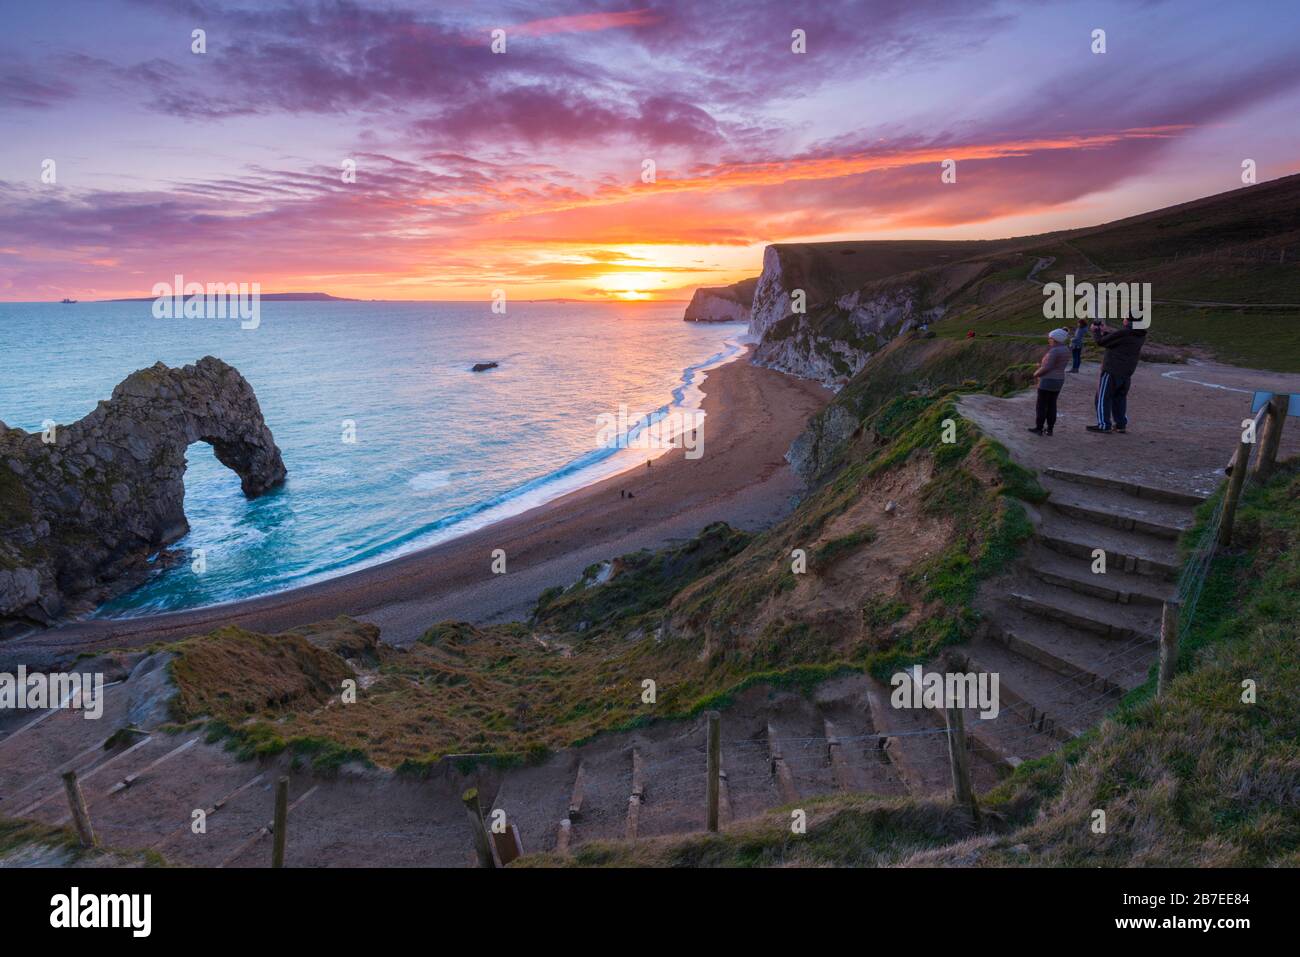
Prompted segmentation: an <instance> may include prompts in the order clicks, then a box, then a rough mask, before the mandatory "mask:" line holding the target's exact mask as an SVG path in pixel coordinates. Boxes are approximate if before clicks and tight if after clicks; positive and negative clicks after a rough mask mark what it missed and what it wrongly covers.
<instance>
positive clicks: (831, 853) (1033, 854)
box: [514, 460, 1300, 867]
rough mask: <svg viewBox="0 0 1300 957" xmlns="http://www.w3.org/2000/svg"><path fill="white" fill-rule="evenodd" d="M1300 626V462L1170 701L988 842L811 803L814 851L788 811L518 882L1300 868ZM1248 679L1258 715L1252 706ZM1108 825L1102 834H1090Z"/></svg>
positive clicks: (1103, 744) (987, 804)
mask: <svg viewBox="0 0 1300 957" xmlns="http://www.w3.org/2000/svg"><path fill="white" fill-rule="evenodd" d="M1212 504H1213V503H1211V505H1212ZM1207 508H1208V506H1207ZM1191 534H1193V535H1194V534H1196V530H1193V532H1192V533H1191ZM1297 620H1300V462H1297V461H1294V460H1293V461H1292V463H1290V465H1289V467H1288V468H1286V469H1284V470H1283V471H1282V472H1281V473H1280V474H1278V475H1277V476H1275V477H1274V479H1273V480H1272V481H1271V482H1270V483H1269V484H1268V485H1267V486H1262V487H1255V488H1252V489H1250V490H1249V492H1248V494H1247V496H1246V498H1245V499H1244V500H1243V504H1242V507H1241V510H1240V512H1239V514H1238V525H1237V546H1236V547H1235V548H1234V549H1232V550H1230V551H1227V552H1224V553H1221V554H1220V555H1219V556H1218V557H1217V558H1216V559H1215V561H1214V563H1213V566H1212V568H1211V572H1210V575H1209V579H1208V581H1207V584H1206V588H1205V592H1204V594H1203V596H1202V598H1201V603H1200V606H1199V610H1198V612H1197V616H1196V619H1195V621H1194V622H1192V623H1191V625H1190V627H1189V628H1188V629H1187V631H1186V633H1185V635H1184V636H1183V640H1182V652H1181V657H1180V661H1179V668H1178V672H1177V677H1176V679H1175V681H1174V682H1173V685H1172V687H1171V688H1170V691H1169V693H1168V694H1167V695H1166V697H1165V698H1163V699H1161V700H1156V699H1155V697H1154V690H1155V689H1154V677H1153V678H1152V679H1151V680H1150V681H1148V683H1147V684H1146V685H1145V686H1143V687H1141V688H1139V689H1137V690H1135V691H1134V692H1132V693H1131V694H1130V695H1128V696H1127V697H1126V698H1125V700H1124V702H1123V703H1122V704H1121V705H1120V707H1119V708H1118V710H1117V711H1116V712H1115V713H1114V714H1113V715H1112V716H1111V717H1110V718H1108V719H1107V720H1106V721H1104V722H1103V723H1102V724H1101V725H1100V726H1099V727H1097V728H1095V729H1093V730H1092V731H1090V732H1089V733H1088V734H1086V735H1085V736H1084V737H1082V738H1080V739H1078V740H1076V741H1075V742H1073V743H1072V744H1070V745H1068V746H1067V747H1065V748H1064V749H1062V750H1061V751H1058V752H1056V753H1054V754H1052V755H1050V756H1049V757H1046V758H1043V759H1041V760H1039V761H1036V762H1031V763H1027V764H1025V765H1022V766H1021V767H1020V768H1019V769H1018V770H1017V771H1016V772H1015V774H1013V775H1012V776H1011V777H1010V778H1008V779H1007V780H1006V781H1005V782H1003V783H1002V784H1001V785H1000V786H999V787H998V789H997V790H996V791H994V792H992V793H991V794H988V795H986V796H984V797H983V799H982V803H983V810H984V812H985V819H986V822H987V825H988V827H987V829H986V830H985V831H984V832H983V833H981V834H978V835H974V836H972V835H970V834H968V833H966V832H965V831H964V830H963V827H962V819H961V816H960V814H958V813H956V812H955V811H954V809H953V807H952V806H951V805H949V804H947V803H946V802H942V801H939V802H934V801H929V802H927V801H915V800H912V799H907V798H889V799H881V798H873V797H871V796H869V795H854V796H848V797H845V796H835V797H828V798H824V799H819V800H816V801H810V802H807V810H808V831H807V833H806V834H804V835H799V836H795V835H793V834H791V833H790V829H789V817H788V814H787V813H784V812H775V813H773V814H772V815H771V816H769V817H768V818H766V819H763V820H758V821H755V822H752V823H750V824H747V825H744V826H741V827H738V828H736V829H735V830H733V831H728V832H727V833H725V834H721V835H704V834H700V835H696V836H692V837H689V838H685V839H664V840H650V841H639V842H637V843H635V844H627V843H622V842H614V843H603V844H588V845H583V846H581V847H579V848H578V849H577V850H576V852H575V854H574V855H573V857H571V858H559V857H554V856H549V855H535V856H533V857H531V858H525V859H523V860H522V861H520V862H519V863H518V864H516V865H514V866H529V865H531V866H628V865H636V866H663V867H677V866H739V867H763V866H778V865H791V864H805V865H839V866H873V865H894V864H904V865H907V864H913V865H916V864H919V865H930V866H933V865H948V866H953V865H960V866H1071V867H1097V866H1103V867H1134V866H1139V867H1146V866H1166V867H1202V866H1207V867H1208V866H1215V867H1267V866H1283V867H1295V866H1297V865H1300V803H1297V795H1300V709H1297V708H1296V707H1295V702H1296V700H1297V699H1298V698H1300V658H1298V657H1297V655H1296V654H1295V628H1294V624H1293V623H1294V622H1295V621H1297ZM1247 680H1249V681H1252V682H1254V683H1255V687H1256V694H1257V698H1256V700H1255V701H1254V702H1253V703H1247V702H1245V701H1243V700H1242V698H1243V682H1244V681H1247ZM1096 810H1103V811H1105V813H1106V830H1105V833H1096V832H1095V831H1094V830H1093V828H1092V821H1093V812H1094V811H1096Z"/></svg>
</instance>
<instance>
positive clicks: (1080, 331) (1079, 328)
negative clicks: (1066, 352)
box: [1070, 319, 1088, 372]
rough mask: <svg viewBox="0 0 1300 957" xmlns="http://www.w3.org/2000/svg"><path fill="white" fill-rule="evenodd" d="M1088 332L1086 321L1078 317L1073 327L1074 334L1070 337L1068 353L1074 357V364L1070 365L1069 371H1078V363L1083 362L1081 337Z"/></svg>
mask: <svg viewBox="0 0 1300 957" xmlns="http://www.w3.org/2000/svg"><path fill="white" fill-rule="evenodd" d="M1087 334H1088V321H1087V320H1086V319H1080V320H1079V323H1078V325H1076V326H1075V327H1074V336H1073V338H1071V339H1070V355H1071V356H1072V357H1073V358H1074V365H1072V366H1071V367H1070V371H1071V372H1078V371H1079V364H1080V363H1082V362H1083V339H1084V336H1086V335H1087Z"/></svg>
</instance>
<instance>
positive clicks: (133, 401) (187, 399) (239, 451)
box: [0, 356, 285, 636]
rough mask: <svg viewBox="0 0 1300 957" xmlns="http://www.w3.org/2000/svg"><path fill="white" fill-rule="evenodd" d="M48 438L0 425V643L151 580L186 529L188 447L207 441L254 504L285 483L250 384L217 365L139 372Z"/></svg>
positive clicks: (206, 362) (206, 361)
mask: <svg viewBox="0 0 1300 957" xmlns="http://www.w3.org/2000/svg"><path fill="white" fill-rule="evenodd" d="M50 437H52V439H53V441H50V442H47V441H44V438H45V436H43V435H42V434H40V433H36V434H31V433H28V432H25V431H23V430H22V429H11V428H9V427H7V426H5V425H4V423H0V636H4V635H5V634H7V633H14V632H16V631H20V630H22V629H24V628H26V627H30V626H32V625H48V624H51V623H52V622H54V621H55V620H57V619H58V618H59V617H61V616H64V615H67V614H69V613H75V612H78V611H83V610H87V609H89V608H90V607H93V606H94V605H95V604H97V603H99V602H101V601H103V600H104V599H105V598H107V597H110V596H111V595H113V594H118V593H120V592H122V591H125V590H126V589H128V588H129V587H131V586H132V585H134V584H136V583H137V582H138V581H139V580H140V579H141V577H143V575H145V574H146V573H147V572H148V570H149V568H150V565H149V561H148V560H149V558H150V556H152V555H154V554H155V553H157V552H158V551H159V549H161V548H162V547H164V546H166V545H168V544H170V543H172V542H174V541H176V540H177V539H178V538H180V537H181V536H182V535H184V534H185V533H186V532H187V531H188V530H189V523H188V522H187V521H186V519H185V510H184V507H183V506H184V498H185V483H184V479H183V476H184V474H185V450H186V449H187V448H188V447H189V446H190V445H191V444H192V443H194V442H207V443H208V444H210V445H211V446H212V448H213V451H214V452H215V453H216V456H217V459H218V460H219V461H221V462H222V463H223V464H224V465H226V466H228V467H229V468H230V469H232V470H233V471H234V472H235V473H236V474H237V475H238V476H239V479H240V484H241V486H242V488H243V491H244V494H245V495H246V496H247V497H249V498H256V497H257V496H259V495H261V494H263V493H264V492H266V491H268V490H270V489H272V488H274V487H275V486H277V485H279V484H280V483H282V482H283V481H284V478H285V467H284V460H283V459H282V458H281V456H280V450H279V448H277V447H276V444H275V440H274V439H273V438H272V436H271V430H270V429H268V428H267V426H266V423H265V421H263V419H262V411H261V408H260V407H259V405H258V402H257V397H256V396H255V395H254V394H253V388H252V386H250V385H249V384H248V382H247V380H245V379H244V377H243V376H242V375H240V374H239V372H238V371H237V370H235V369H234V368H232V367H231V366H229V365H227V364H226V363H224V362H222V361H221V360H220V359H215V358H213V357H211V356H208V357H206V358H203V359H200V360H199V362H198V363H196V364H195V365H190V366H185V367H183V368H180V369H173V368H169V367H167V366H165V365H163V364H162V363H161V362H160V363H158V364H157V365H154V366H152V367H150V368H148V369H141V370H139V371H138V372H134V373H132V374H131V375H129V376H127V378H126V379H124V380H122V382H121V383H119V384H118V386H117V387H116V388H115V389H114V390H113V395H112V397H111V398H110V399H108V400H107V401H101V402H100V403H99V405H98V407H97V408H96V409H95V410H94V411H93V412H91V413H90V414H89V415H87V416H86V417H85V418H83V419H81V420H80V421H78V422H74V423H73V424H71V425H67V426H58V427H56V428H55V429H54V430H53V432H52V435H51V436H50Z"/></svg>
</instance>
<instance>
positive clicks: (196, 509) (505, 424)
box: [0, 301, 746, 617]
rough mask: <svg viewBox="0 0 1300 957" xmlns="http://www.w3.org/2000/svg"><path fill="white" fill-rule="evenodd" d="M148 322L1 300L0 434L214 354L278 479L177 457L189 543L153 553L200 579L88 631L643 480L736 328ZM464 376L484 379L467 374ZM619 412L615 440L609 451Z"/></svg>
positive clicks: (297, 307)
mask: <svg viewBox="0 0 1300 957" xmlns="http://www.w3.org/2000/svg"><path fill="white" fill-rule="evenodd" d="M152 307H153V303H152V301H148V302H105V303H96V302H78V303H66V304H65V303H0V421H3V422H4V423H5V424H7V425H8V426H10V427H11V428H14V427H17V428H23V429H26V430H28V431H33V432H35V431H40V430H41V428H42V424H43V423H44V422H46V421H50V420H52V421H54V422H57V423H64V424H67V423H71V422H73V421H76V420H77V419H79V418H81V417H82V416H84V415H85V414H87V413H88V412H90V411H91V410H92V409H93V408H94V407H95V405H96V403H97V402H99V401H100V400H101V399H107V398H108V397H109V396H110V394H111V393H112V390H113V387H114V386H115V385H117V383H118V382H120V381H121V380H122V379H123V378H125V377H126V376H127V375H129V374H130V373H131V372H133V371H134V370H136V369H139V368H142V367H145V366H150V365H153V364H154V363H155V362H158V361H162V362H164V363H166V364H167V365H171V366H177V365H184V364H187V363H192V362H195V361H196V360H198V359H199V358H201V357H203V356H205V355H213V356H216V357H218V358H220V359H223V360H225V361H226V362H228V363H230V364H231V365H233V366H234V367H235V368H237V369H238V370H239V371H240V372H241V373H243V375H244V377H245V378H246V379H247V380H248V381H249V383H250V384H251V385H252V387H253V390H254V391H255V392H256V394H257V398H258V401H259V403H260V405H261V408H262V414H263V416H264V418H265V419H266V422H267V424H268V425H269V427H270V429H271V432H272V434H273V435H274V436H275V441H276V444H277V445H279V447H280V450H281V452H282V453H283V456H284V461H285V465H286V467H287V469H288V479H287V481H286V482H285V484H284V486H283V487H282V488H280V489H277V490H275V491H273V492H270V493H268V494H266V495H264V496H262V497H260V498H258V499H255V500H253V501H249V500H247V499H245V498H244V496H243V494H242V493H241V492H240V488H239V480H238V478H237V477H236V476H235V474H234V473H233V472H231V471H230V470H228V469H227V468H225V467H224V466H223V465H221V464H220V463H219V462H218V461H217V460H216V458H215V456H214V455H213V453H212V449H211V448H210V447H209V446H208V445H206V444H203V443H196V444H194V445H192V446H190V448H189V450H188V453H187V468H186V474H185V514H186V517H187V518H188V519H189V524H190V531H189V533H188V534H187V535H186V536H185V537H184V538H183V539H181V540H180V541H179V542H177V543H176V544H175V546H174V547H176V548H180V549H184V550H187V552H188V553H189V555H192V556H196V557H197V556H198V554H199V552H198V550H200V549H201V550H202V559H203V560H202V562H201V563H200V564H201V566H202V567H203V570H202V571H201V572H198V571H195V562H194V561H193V560H191V561H185V562H181V563H178V564H175V565H174V566H173V567H170V568H166V569H163V568H162V567H161V565H162V563H159V566H160V567H159V570H158V571H157V572H156V573H155V574H154V575H153V577H152V578H151V579H150V580H148V581H147V582H146V583H145V584H143V585H142V586H140V587H139V588H137V589H135V590H133V591H131V592H129V593H127V594H125V595H122V596H120V597H119V598H117V599H115V600H113V601H112V602H110V603H108V604H106V605H104V606H103V607H101V608H100V609H99V610H98V611H97V613H96V614H97V616H99V617H133V616H138V615H142V614H150V613H156V612H161V611H170V610H178V609H186V608H196V607H201V606H207V605H215V604H221V603H224V602H230V601H235V600H238V599H242V598H248V597H252V596H256V595H264V594H268V593H271V592H277V591H282V590H285V589H289V588H294V587H296V586H300V585H303V584H306V583H309V582H314V581H319V580H322V579H326V578H329V577H332V576H337V575H340V574H343V573H345V572H349V571H352V570H355V569H358V568H361V567H364V566H367V565H373V564H377V563H379V562H383V561H387V560H389V559H392V558H394V557H396V556H398V555H401V554H404V553H407V552H410V551H414V550H416V549H420V548H424V547H427V546H429V545H434V544H437V543H439V542H443V541H446V540H448V539H451V538H454V537H456V536H458V535H463V534H465V533H467V532H470V531H473V530H475V529H478V528H481V527H483V526H485V525H488V524H490V523H491V522H494V521H499V520H500V519H503V518H506V517H509V516H511V515H515V514H518V513H520V512H523V511H526V510H527V509H530V508H532V507H534V506H537V505H541V504H543V503H545V502H547V501H550V500H551V499H554V498H556V497H558V496H560V495H564V494H566V493H568V492H570V491H573V490H575V489H577V488H581V487H582V486H585V485H588V484H590V483H592V482H595V481H598V480H600V479H603V478H606V477H608V476H610V475H613V474H616V473H617V472H620V471H622V470H625V469H628V468H632V467H636V466H639V465H642V464H643V463H644V462H645V460H646V458H647V457H653V456H655V455H658V454H662V451H663V450H662V448H659V449H646V448H639V447H637V446H640V445H645V444H647V443H642V442H637V441H636V440H635V437H636V436H637V434H638V433H639V432H640V431H641V430H646V432H647V434H649V433H651V432H653V433H654V434H656V435H659V434H660V433H659V431H658V429H657V428H654V429H651V428H648V423H663V424H667V423H668V422H676V421H679V420H685V421H689V419H688V418H687V416H688V415H690V414H696V415H698V414H699V413H698V412H697V411H695V412H693V411H692V410H698V408H699V404H700V401H701V399H702V393H701V391H700V385H701V384H702V383H703V382H704V380H705V378H706V377H707V375H708V373H709V371H710V370H711V369H714V368H716V367H718V366H719V365H721V364H722V363H725V362H727V361H729V360H731V359H734V358H735V357H736V356H737V355H739V354H740V352H741V351H742V350H743V347H744V342H745V332H746V329H745V325H744V324H743V323H691V322H683V321H682V318H681V316H682V309H683V305H682V304H681V303H627V304H619V303H575V302H517V303H516V302H512V303H509V304H508V305H507V306H506V312H505V314H504V315H502V314H498V313H494V312H493V311H492V308H491V303H490V302H483V303H464V302H351V301H320V302H303V301H299V302H285V301H270V302H268V301H263V302H261V303H260V315H259V317H258V322H257V324H256V327H255V328H244V326H248V325H252V323H247V322H243V323H241V321H240V320H239V319H237V318H162V319H159V318H155V317H154V314H153V308H152ZM484 362H495V363H497V367H496V368H494V369H490V370H488V371H484V372H472V371H470V369H471V367H472V366H473V365H475V364H476V363H484ZM621 411H622V412H623V415H622V417H621V419H620V421H628V422H630V427H629V429H628V431H626V432H624V433H623V434H622V436H621V437H618V436H614V437H611V435H610V434H609V429H608V427H607V426H608V423H609V422H610V421H611V419H612V418H614V417H619V416H620V412H621ZM602 417H604V418H602ZM602 423H604V424H605V425H606V428H604V429H602V427H601V426H602ZM665 434H666V433H665ZM701 435H702V436H703V437H704V441H705V442H706V443H707V435H708V430H707V423H705V425H704V427H703V429H702V432H701ZM660 445H662V443H660ZM627 446H631V447H627ZM485 560H486V559H485Z"/></svg>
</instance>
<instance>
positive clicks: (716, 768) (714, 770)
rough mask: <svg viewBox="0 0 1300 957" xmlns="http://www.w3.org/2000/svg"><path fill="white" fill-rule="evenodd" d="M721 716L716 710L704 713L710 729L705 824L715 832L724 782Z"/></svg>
mask: <svg viewBox="0 0 1300 957" xmlns="http://www.w3.org/2000/svg"><path fill="white" fill-rule="evenodd" d="M721 717H722V716H721V715H719V714H718V712H716V711H708V712H706V713H705V715H704V720H705V722H706V724H707V726H708V729H709V771H708V774H709V777H708V814H707V815H706V818H705V821H706V825H705V826H706V827H707V828H708V829H709V830H710V831H713V832H714V833H716V832H717V830H718V793H719V791H720V788H721V784H722V781H721V772H722V735H721V733H720V727H719V722H720V720H721Z"/></svg>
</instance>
